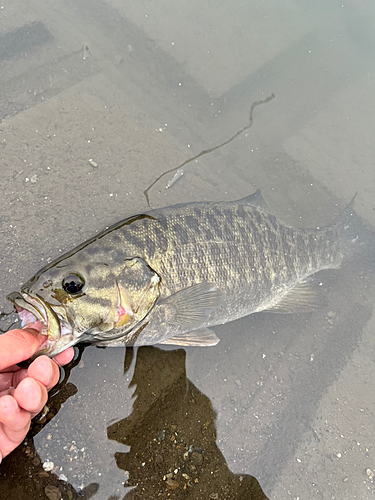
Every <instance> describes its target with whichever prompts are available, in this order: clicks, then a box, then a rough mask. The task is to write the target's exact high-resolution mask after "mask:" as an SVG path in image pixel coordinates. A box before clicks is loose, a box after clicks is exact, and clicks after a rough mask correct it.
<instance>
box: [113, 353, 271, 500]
mask: <svg viewBox="0 0 375 500" xmlns="http://www.w3.org/2000/svg"><path fill="white" fill-rule="evenodd" d="M128 351H129V350H128V349H127V352H128ZM185 358H186V353H185V351H184V350H182V349H179V350H175V351H162V350H160V349H157V348H155V347H141V348H139V349H138V351H137V360H136V366H135V369H134V375H133V379H132V381H131V383H130V386H132V385H136V386H137V388H136V390H135V393H134V395H135V396H136V397H137V398H136V400H135V402H134V405H133V411H132V413H131V415H129V416H128V417H127V418H124V419H123V420H121V421H119V422H117V423H115V424H113V425H111V426H110V427H108V437H109V439H113V440H116V441H118V442H119V443H121V444H126V445H128V446H130V451H129V452H127V453H120V452H119V453H116V454H115V459H116V463H117V466H118V467H119V468H120V469H123V470H125V471H126V476H127V477H128V480H127V481H126V483H125V486H128V487H129V486H134V488H133V489H132V490H131V491H130V492H128V493H127V494H126V495H125V496H124V500H132V499H134V500H137V499H144V498H160V499H164V498H173V499H176V500H178V499H192V500H197V499H200V498H202V499H203V498H205V499H212V500H214V499H225V500H230V499H243V500H245V499H246V500H252V499H253V500H267V497H266V496H265V494H264V493H263V491H262V489H261V487H260V485H259V483H258V481H257V480H256V479H255V478H254V477H252V476H250V475H245V474H243V475H239V474H238V475H237V474H233V473H232V472H231V471H230V470H229V468H228V466H227V464H226V461H225V458H224V457H223V455H222V453H221V451H220V450H219V448H218V446H217V445H216V429H215V417H216V415H215V412H214V410H213V408H212V405H211V402H210V400H209V399H208V398H207V396H205V395H204V394H202V393H201V392H200V391H199V390H198V389H197V388H196V387H195V386H194V385H193V384H192V383H191V382H190V381H189V380H188V379H187V378H186V366H185ZM127 364H128V363H126V362H125V365H127Z"/></svg>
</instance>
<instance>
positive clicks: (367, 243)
mask: <svg viewBox="0 0 375 500" xmlns="http://www.w3.org/2000/svg"><path fill="white" fill-rule="evenodd" d="M356 196H357V194H355V195H354V196H353V198H352V199H351V201H350V203H349V204H348V205H347V207H346V208H345V209H344V210H343V211H342V212H341V214H340V215H339V216H338V217H337V219H336V220H335V221H334V225H337V226H338V229H339V232H340V235H341V238H342V243H343V252H344V258H345V260H346V261H350V262H351V263H360V264H362V265H364V266H365V268H368V269H372V270H374V271H375V233H374V231H371V230H370V229H368V228H367V227H365V225H364V223H363V222H362V220H361V219H360V217H358V215H357V214H356V213H355V211H354V209H353V204H354V200H355V197H356Z"/></svg>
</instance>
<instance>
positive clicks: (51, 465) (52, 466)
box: [43, 461, 55, 472]
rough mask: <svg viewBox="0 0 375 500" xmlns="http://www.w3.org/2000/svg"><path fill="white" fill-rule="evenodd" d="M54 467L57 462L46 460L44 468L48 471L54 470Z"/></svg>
mask: <svg viewBox="0 0 375 500" xmlns="http://www.w3.org/2000/svg"><path fill="white" fill-rule="evenodd" d="M54 467H55V464H54V463H53V462H50V461H47V462H44V464H43V469H44V470H45V471H47V472H49V471H50V470H52V469H53V468H54Z"/></svg>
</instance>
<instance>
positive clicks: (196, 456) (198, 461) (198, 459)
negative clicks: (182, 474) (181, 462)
mask: <svg viewBox="0 0 375 500" xmlns="http://www.w3.org/2000/svg"><path fill="white" fill-rule="evenodd" d="M190 461H191V462H192V463H193V464H194V465H202V463H203V455H202V454H201V453H197V452H196V451H193V453H192V454H191V457H190Z"/></svg>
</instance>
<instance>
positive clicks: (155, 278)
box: [7, 190, 363, 356]
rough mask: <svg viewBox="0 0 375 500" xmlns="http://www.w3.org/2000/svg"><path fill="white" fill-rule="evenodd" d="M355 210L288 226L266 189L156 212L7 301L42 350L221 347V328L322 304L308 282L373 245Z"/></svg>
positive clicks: (113, 230)
mask: <svg viewBox="0 0 375 500" xmlns="http://www.w3.org/2000/svg"><path fill="white" fill-rule="evenodd" d="M352 204H353V200H352V202H351V203H350V204H349V205H348V207H347V208H346V209H345V210H344V212H343V213H342V214H341V216H340V217H338V218H337V219H335V220H334V221H333V223H332V224H331V225H330V226H326V227H323V228H320V229H298V228H293V227H290V226H288V225H286V224H284V223H282V222H281V221H280V220H278V219H277V217H275V216H274V215H272V214H270V213H268V211H267V210H265V208H263V205H264V203H263V199H262V197H261V195H260V192H259V190H258V191H256V192H255V193H254V194H253V195H251V196H248V197H246V198H243V199H241V200H237V201H233V202H202V203H198V202H197V203H187V204H181V205H175V206H170V207H166V208H162V209H158V210H149V211H147V212H145V213H143V214H138V215H135V216H133V217H129V218H127V219H125V220H123V221H121V222H119V223H117V224H114V225H113V226H111V227H109V228H108V229H106V230H105V231H103V232H101V233H100V234H98V235H96V236H94V237H93V238H91V239H89V240H88V241H86V242H84V243H82V244H81V245H79V246H77V247H76V248H74V249H73V250H71V251H70V252H67V253H66V254H64V255H62V256H60V257H58V258H57V259H56V260H54V261H53V262H51V263H50V264H48V265H46V266H45V267H44V268H43V269H41V270H40V271H39V272H37V273H36V274H35V276H33V277H32V278H31V279H30V280H29V281H28V282H27V283H25V284H24V285H23V286H22V287H21V290H20V292H13V293H11V294H10V295H8V297H7V298H8V299H9V300H10V301H11V302H12V303H13V304H14V305H15V307H16V310H17V311H18V314H19V316H20V318H21V320H22V322H23V326H25V325H28V324H32V323H33V322H35V321H36V320H38V321H41V322H42V324H43V328H42V330H41V332H40V333H42V334H45V335H46V342H45V343H44V344H43V346H42V348H41V350H40V351H39V353H38V354H48V355H49V356H54V355H55V354H57V353H59V352H61V351H63V350H64V349H66V348H67V347H69V346H72V345H74V344H76V343H78V342H81V341H83V342H92V343H95V344H97V345H101V346H107V345H108V346H116V345H127V346H134V345H153V344H163V343H164V344H167V343H168V344H175V345H200V346H211V345H215V344H217V342H219V339H218V337H217V336H216V334H215V333H214V332H213V331H212V330H210V329H209V327H211V326H214V325H218V324H224V323H227V322H229V321H233V320H235V319H238V318H241V317H243V316H247V315H249V314H252V313H255V312H260V311H265V310H267V311H274V312H284V313H289V312H298V311H309V310H312V309H314V307H315V304H316V297H315V292H314V291H313V290H312V289H311V287H310V283H309V277H310V276H311V275H313V274H314V273H316V272H318V271H321V270H323V269H335V268H339V267H340V266H341V264H342V263H343V261H344V260H345V259H347V258H349V257H350V256H353V255H354V254H355V252H356V251H357V249H358V247H359V246H360V245H362V244H363V242H362V241H361V238H360V237H359V225H358V219H357V217H356V216H355V214H354V213H353V210H352Z"/></svg>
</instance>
